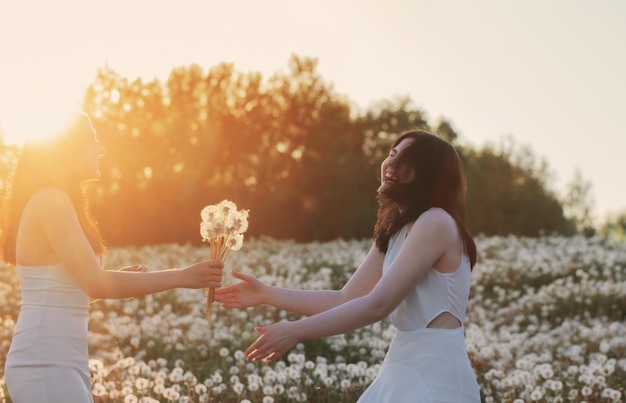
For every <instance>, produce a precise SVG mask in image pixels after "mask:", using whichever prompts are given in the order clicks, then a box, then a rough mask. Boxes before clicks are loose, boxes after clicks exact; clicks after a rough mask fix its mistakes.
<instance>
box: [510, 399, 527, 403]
mask: <svg viewBox="0 0 626 403" xmlns="http://www.w3.org/2000/svg"><path fill="white" fill-rule="evenodd" d="M513 403H524V400H523V399H515V400H513Z"/></svg>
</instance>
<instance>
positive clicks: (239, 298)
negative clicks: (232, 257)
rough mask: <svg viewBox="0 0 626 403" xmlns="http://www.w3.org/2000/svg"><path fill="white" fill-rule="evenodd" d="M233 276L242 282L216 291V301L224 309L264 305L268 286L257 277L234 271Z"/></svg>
mask: <svg viewBox="0 0 626 403" xmlns="http://www.w3.org/2000/svg"><path fill="white" fill-rule="evenodd" d="M232 273H233V276H234V277H236V278H238V279H240V280H242V281H240V282H238V283H236V284H233V285H231V286H228V287H224V288H220V289H218V290H215V301H217V302H221V303H222V306H223V307H224V308H249V307H253V306H257V305H261V304H263V303H264V300H263V296H264V291H265V289H266V287H267V286H266V285H265V284H263V282H261V281H260V280H258V279H257V278H256V277H254V276H251V275H248V274H243V273H240V272H237V271H234V270H233V271H232Z"/></svg>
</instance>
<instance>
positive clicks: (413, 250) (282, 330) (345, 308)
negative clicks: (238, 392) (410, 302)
mask: <svg viewBox="0 0 626 403" xmlns="http://www.w3.org/2000/svg"><path fill="white" fill-rule="evenodd" d="M458 242H459V237H458V233H457V230H456V225H455V223H454V221H453V220H452V218H451V217H449V216H448V215H447V214H445V213H442V212H439V211H434V212H432V211H429V212H426V213H424V214H423V215H422V216H420V218H419V219H418V220H417V221H416V222H415V224H414V225H413V227H412V228H411V230H410V231H409V233H408V235H407V239H406V241H405V244H404V246H403V247H402V250H401V251H400V252H399V253H398V256H397V257H396V259H395V260H394V262H393V263H392V264H391V266H390V267H389V269H388V272H387V274H385V276H383V277H382V278H381V280H380V281H379V282H378V284H376V287H374V289H373V290H372V291H371V292H370V293H369V294H367V295H364V296H361V297H358V298H355V299H352V300H350V301H348V302H346V303H344V304H342V305H340V306H337V307H335V308H333V309H330V310H328V311H326V312H323V313H320V314H318V315H314V316H311V317H308V318H303V319H300V320H298V321H295V322H280V323H275V324H273V325H270V326H267V327H264V328H260V329H258V330H259V331H260V332H261V333H263V334H262V335H261V336H260V337H259V338H258V339H257V340H256V341H255V342H254V343H253V344H252V345H251V346H250V347H249V348H248V350H246V356H247V357H248V359H252V360H259V359H263V358H270V359H273V358H275V357H277V356H278V355H280V354H282V353H284V352H285V351H287V350H289V349H290V348H291V347H292V346H293V345H294V344H295V343H297V342H298V341H301V340H307V339H316V338H320V337H326V336H331V335H336V334H341V333H346V332H350V331H353V330H355V329H358V328H360V327H363V326H366V325H368V324H371V323H374V322H377V321H379V320H381V319H383V318H384V317H386V316H387V315H389V313H391V312H392V311H393V309H395V308H396V307H397V306H398V305H399V304H400V302H401V301H402V300H403V299H404V298H405V297H406V296H407V295H408V293H409V292H410V291H411V290H412V289H413V288H414V287H415V285H416V284H417V283H418V282H419V281H420V280H422V279H423V278H424V277H425V276H426V274H427V273H428V271H429V270H431V269H432V267H433V266H434V265H435V263H436V262H437V260H438V259H439V258H440V257H441V256H443V254H444V253H445V251H446V249H447V248H450V247H452V246H454V247H459V244H458Z"/></svg>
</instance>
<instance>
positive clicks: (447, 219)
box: [415, 207, 456, 231]
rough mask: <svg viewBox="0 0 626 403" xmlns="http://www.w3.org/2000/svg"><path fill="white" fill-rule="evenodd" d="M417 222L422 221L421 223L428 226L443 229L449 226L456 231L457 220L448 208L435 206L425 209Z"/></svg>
mask: <svg viewBox="0 0 626 403" xmlns="http://www.w3.org/2000/svg"><path fill="white" fill-rule="evenodd" d="M415 223H416V224H417V223H420V224H421V225H424V226H428V227H440V228H441V229H444V228H448V229H452V230H454V231H456V222H455V221H454V218H452V216H451V215H450V213H448V212H447V211H446V210H444V209H442V208H439V207H433V208H431V209H428V210H426V211H424V212H423V213H422V214H421V215H420V216H419V217H418V219H417V220H416V221H415Z"/></svg>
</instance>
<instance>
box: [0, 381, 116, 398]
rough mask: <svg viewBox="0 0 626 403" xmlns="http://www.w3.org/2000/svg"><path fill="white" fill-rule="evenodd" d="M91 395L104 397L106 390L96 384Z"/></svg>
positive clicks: (98, 383) (0, 390)
mask: <svg viewBox="0 0 626 403" xmlns="http://www.w3.org/2000/svg"><path fill="white" fill-rule="evenodd" d="M1 392H2V388H0V393H1ZM93 394H94V396H106V395H107V390H106V388H105V387H104V385H103V384H101V383H100V382H97V383H95V384H94V385H93Z"/></svg>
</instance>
